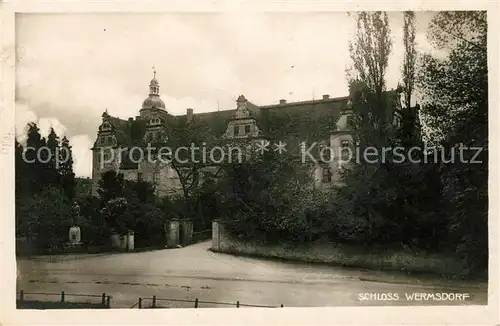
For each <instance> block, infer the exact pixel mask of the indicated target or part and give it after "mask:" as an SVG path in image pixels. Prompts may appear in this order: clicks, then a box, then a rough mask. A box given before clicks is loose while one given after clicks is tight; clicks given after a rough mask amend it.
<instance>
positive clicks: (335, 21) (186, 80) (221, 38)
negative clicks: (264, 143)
mask: <svg viewBox="0 0 500 326" xmlns="http://www.w3.org/2000/svg"><path fill="white" fill-rule="evenodd" d="M416 17H417V29H418V30H417V32H418V33H417V37H416V39H417V45H418V47H419V49H420V50H421V51H429V49H430V46H429V44H428V43H427V41H426V37H425V30H426V28H427V26H428V23H429V21H430V19H431V17H432V13H429V12H420V13H417V16H416ZM389 20H390V24H391V29H392V34H393V36H392V37H393V52H392V56H391V58H390V61H389V70H388V73H387V82H388V87H389V88H391V87H395V86H396V84H397V82H398V81H399V79H400V68H401V63H402V59H403V45H402V25H403V16H402V13H398V12H392V13H390V14H389ZM354 32H355V21H354V18H353V17H349V16H348V15H347V14H346V13H344V12H330V13H268V14H262V13H261V14H255V13H251V14H245V13H234V12H233V13H228V14H223V13H220V14H219V13H182V14H21V15H18V16H17V17H16V56H17V66H16V126H17V132H18V135H19V136H18V137H20V138H21V140H22V130H23V126H25V124H26V123H27V122H29V121H37V122H38V123H39V125H40V127H41V129H42V132H43V133H46V132H47V130H48V128H49V127H50V126H52V127H54V129H55V130H56V132H57V133H58V135H61V136H62V135H66V136H67V137H68V138H69V139H70V141H71V143H72V145H73V148H74V156H75V173H76V174H77V176H90V175H91V151H90V147H91V145H92V143H93V142H94V140H95V137H96V132H97V127H98V125H99V124H100V121H101V114H102V112H103V111H104V110H105V109H108V112H109V113H110V114H112V115H114V116H119V117H121V118H128V117H129V116H136V115H138V114H139V109H140V108H141V104H142V101H143V100H144V99H145V98H146V97H147V95H148V91H149V90H148V84H149V81H150V80H151V78H152V75H153V69H152V67H153V66H154V67H155V68H156V71H157V79H158V80H159V82H160V94H161V98H162V99H163V101H164V102H165V104H166V107H167V110H168V111H169V112H170V113H172V114H183V113H185V111H186V108H194V110H195V112H205V111H213V110H217V108H218V107H219V108H220V110H224V109H232V108H234V107H235V103H234V101H235V100H236V98H237V97H238V95H239V94H244V95H245V97H246V98H248V99H249V100H250V101H251V102H253V103H255V104H257V105H267V104H273V103H277V102H278V101H279V99H281V98H284V99H287V101H289V102H291V101H303V100H310V99H312V98H313V96H314V97H315V98H319V97H320V96H321V95H322V94H330V96H332V97H335V96H345V95H347V84H346V78H345V69H346V68H347V67H348V66H349V65H350V59H349V53H348V46H347V45H348V41H349V39H351V38H352V36H353V34H354Z"/></svg>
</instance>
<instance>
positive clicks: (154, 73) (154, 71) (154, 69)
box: [153, 66, 156, 78]
mask: <svg viewBox="0 0 500 326" xmlns="http://www.w3.org/2000/svg"><path fill="white" fill-rule="evenodd" d="M153 78H156V68H155V66H153Z"/></svg>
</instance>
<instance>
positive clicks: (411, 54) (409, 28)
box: [402, 11, 417, 108]
mask: <svg viewBox="0 0 500 326" xmlns="http://www.w3.org/2000/svg"><path fill="white" fill-rule="evenodd" d="M403 15H404V25H403V43H404V47H405V54H404V60H403V69H402V75H403V78H402V79H403V94H404V106H405V107H406V108H410V107H411V96H412V93H413V88H414V84H415V62H416V59H417V51H416V50H415V13H414V12H413V11H405V12H404V13H403Z"/></svg>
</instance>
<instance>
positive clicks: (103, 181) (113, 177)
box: [97, 170, 124, 207]
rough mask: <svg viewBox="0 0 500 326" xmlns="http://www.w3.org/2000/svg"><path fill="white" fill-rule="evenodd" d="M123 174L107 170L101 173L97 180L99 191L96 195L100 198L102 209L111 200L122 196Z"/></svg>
mask: <svg viewBox="0 0 500 326" xmlns="http://www.w3.org/2000/svg"><path fill="white" fill-rule="evenodd" d="M123 184H124V180H123V174H122V173H117V172H115V171H113V170H109V171H106V172H103V173H102V176H101V178H100V180H99V189H97V193H98V194H99V197H100V198H101V204H102V206H103V207H104V205H106V203H107V202H108V201H110V200H111V199H114V198H117V197H120V196H122V194H123Z"/></svg>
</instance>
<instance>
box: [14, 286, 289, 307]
mask: <svg viewBox="0 0 500 326" xmlns="http://www.w3.org/2000/svg"><path fill="white" fill-rule="evenodd" d="M39 295H42V296H45V297H47V296H49V297H59V298H58V300H57V299H55V300H45V301H42V300H34V299H32V298H30V299H26V296H39ZM68 297H87V298H100V302H98V303H97V302H93V303H92V302H88V301H85V302H82V301H80V302H78V301H68V300H67V298H68ZM166 302H168V303H170V305H169V307H166V306H162V303H166ZM146 303H149V304H148V305H147V306H146V305H145V304H146ZM172 303H173V305H176V304H179V303H181V304H186V303H187V304H189V305H185V306H184V307H179V306H172ZM202 305H205V307H206V305H209V306H230V307H236V308H240V307H256V308H283V305H280V306H269V305H254V304H244V303H240V302H239V301H236V302H216V301H202V300H199V299H198V298H196V299H194V300H183V299H167V298H158V297H156V296H153V297H152V298H139V300H138V301H137V302H136V303H135V304H134V305H133V306H132V307H130V308H138V309H146V308H201V306H202ZM17 307H18V309H65V308H66V309H92V308H94V309H95V308H101V309H102V308H107V309H109V308H111V296H110V295H106V293H103V294H100V295H99V294H69V293H65V292H64V291H62V292H60V293H54V292H24V291H23V290H21V291H20V292H19V297H18V299H17Z"/></svg>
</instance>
